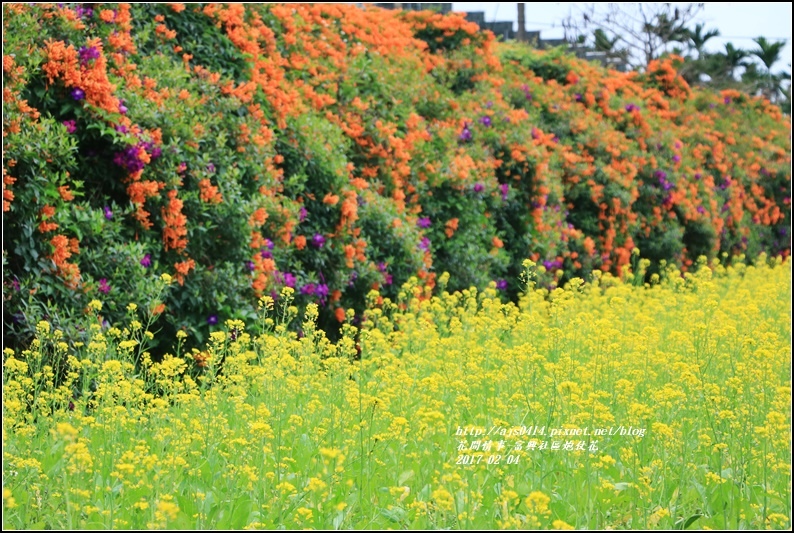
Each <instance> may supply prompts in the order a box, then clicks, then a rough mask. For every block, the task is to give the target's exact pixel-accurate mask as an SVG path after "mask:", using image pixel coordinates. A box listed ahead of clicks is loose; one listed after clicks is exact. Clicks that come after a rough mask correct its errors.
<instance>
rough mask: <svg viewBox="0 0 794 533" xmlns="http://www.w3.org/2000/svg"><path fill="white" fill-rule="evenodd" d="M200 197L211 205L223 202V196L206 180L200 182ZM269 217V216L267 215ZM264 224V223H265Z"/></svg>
mask: <svg viewBox="0 0 794 533" xmlns="http://www.w3.org/2000/svg"><path fill="white" fill-rule="evenodd" d="M198 185H199V191H200V192H199V197H200V198H201V200H202V201H203V202H207V203H211V204H219V203H221V202H223V195H222V194H221V193H220V192H219V191H218V188H217V187H216V186H214V185H213V184H212V182H211V181H210V180H209V179H207V178H204V179H203V180H201V181H199V184H198ZM265 216H266V217H267V214H265ZM263 222H264V221H263Z"/></svg>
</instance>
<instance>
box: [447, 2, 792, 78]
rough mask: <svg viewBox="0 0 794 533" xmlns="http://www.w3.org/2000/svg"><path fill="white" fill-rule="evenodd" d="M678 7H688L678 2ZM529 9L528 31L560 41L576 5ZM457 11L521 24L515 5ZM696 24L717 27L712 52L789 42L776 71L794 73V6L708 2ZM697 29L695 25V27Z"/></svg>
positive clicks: (460, 6)
mask: <svg viewBox="0 0 794 533" xmlns="http://www.w3.org/2000/svg"><path fill="white" fill-rule="evenodd" d="M675 4H678V5H686V4H684V3H682V2H676V3H675ZM525 5H526V7H525V13H526V29H527V31H535V30H540V32H541V33H540V35H541V38H544V39H559V38H562V37H563V29H562V20H563V19H565V18H566V17H567V16H568V15H569V13H570V12H571V9H572V7H573V6H575V5H580V6H584V5H585V4H581V3H579V4H573V3H570V2H532V3H530V2H527V3H526V4H525ZM452 9H453V10H454V11H484V12H485V20H487V21H494V20H512V21H517V20H518V15H517V11H516V4H515V3H507V2H501V3H489V4H481V3H476V2H455V3H453V4H452ZM574 12H576V11H574ZM694 22H703V23H705V25H706V29H707V30H708V29H712V28H716V29H718V30H719V31H720V37H717V38H714V39H712V40H711V41H709V42H708V45H707V46H706V48H707V49H708V50H709V51H717V50H722V49H723V46H724V44H725V43H727V42H732V43H733V44H734V46H736V47H739V48H744V49H752V48H755V47H756V44H755V43H754V42H753V40H752V39H753V37H759V36H763V37H766V38H767V39H768V40H773V41H776V40H785V41H786V44H787V46H786V47H785V49H784V50H783V52H782V54H781V59H782V61H781V62H780V63H778V64H777V65H776V68H775V69H774V70H781V69H785V70H787V71H789V72H791V69H790V67H788V65H789V64H790V63H791V3H781V2H759V3H754V4H750V3H746V2H706V3H705V6H704V7H703V9H702V10H701V11H700V13H699V15H698V17H697V18H696V19H695V21H694ZM692 27H694V23H693V24H692Z"/></svg>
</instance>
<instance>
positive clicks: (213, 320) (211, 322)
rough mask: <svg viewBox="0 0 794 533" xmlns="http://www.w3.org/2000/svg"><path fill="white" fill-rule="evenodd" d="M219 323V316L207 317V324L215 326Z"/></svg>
mask: <svg viewBox="0 0 794 533" xmlns="http://www.w3.org/2000/svg"><path fill="white" fill-rule="evenodd" d="M217 323H218V315H210V316H208V317H207V324H209V325H210V326H214V325H215V324H217Z"/></svg>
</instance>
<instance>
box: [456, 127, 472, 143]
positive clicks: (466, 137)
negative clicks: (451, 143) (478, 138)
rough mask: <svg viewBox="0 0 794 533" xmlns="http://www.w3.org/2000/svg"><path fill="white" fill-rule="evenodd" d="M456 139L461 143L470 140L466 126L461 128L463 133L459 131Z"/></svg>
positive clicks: (469, 133)
mask: <svg viewBox="0 0 794 533" xmlns="http://www.w3.org/2000/svg"><path fill="white" fill-rule="evenodd" d="M458 139H459V140H460V141H462V142H468V141H470V140H471V130H469V125H468V124H465V125H464V126H463V131H461V132H460V135H458Z"/></svg>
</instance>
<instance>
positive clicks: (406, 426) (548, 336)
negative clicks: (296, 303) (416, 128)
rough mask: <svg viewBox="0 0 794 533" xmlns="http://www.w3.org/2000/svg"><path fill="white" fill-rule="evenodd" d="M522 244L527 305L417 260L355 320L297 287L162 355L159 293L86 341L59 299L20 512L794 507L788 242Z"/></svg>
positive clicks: (12, 428)
mask: <svg viewBox="0 0 794 533" xmlns="http://www.w3.org/2000/svg"><path fill="white" fill-rule="evenodd" d="M637 266H638V268H639V269H643V268H645V266H646V265H645V264H644V263H642V264H640V265H637ZM526 267H527V272H526V276H527V278H526V281H527V289H528V290H527V294H526V295H525V296H524V297H523V298H522V300H521V302H520V304H519V305H518V306H516V305H514V304H503V303H502V302H501V301H500V300H499V297H498V295H497V291H496V290H495V288H493V287H492V288H489V289H487V290H485V291H484V292H482V293H478V292H477V291H475V290H473V289H472V290H468V291H464V292H463V293H455V294H448V293H445V292H441V294H440V295H438V296H432V295H430V294H424V293H422V291H421V289H419V288H418V286H417V285H416V284H412V283H410V282H409V284H408V285H406V286H405V287H404V288H403V292H402V295H401V297H400V299H399V300H398V301H397V302H390V301H388V300H381V299H380V298H379V295H378V294H377V293H373V294H371V295H370V296H371V300H372V302H373V307H372V309H371V310H370V311H368V313H367V315H366V318H365V321H364V322H363V323H362V325H361V330H360V331H359V330H358V328H355V327H354V326H353V325H352V324H350V323H348V324H345V325H344V327H343V337H342V338H341V339H340V340H339V341H338V342H336V343H331V342H329V341H328V340H327V339H326V338H325V336H324V335H323V334H322V333H321V332H320V331H317V330H316V329H315V326H314V319H315V314H314V313H316V308H314V307H312V306H310V307H309V311H308V312H307V316H305V317H301V318H298V317H295V316H294V315H295V314H296V312H297V310H296V309H295V308H294V307H292V306H291V304H290V290H291V289H284V291H283V292H282V293H281V295H280V297H279V298H278V300H277V301H273V300H271V299H269V298H264V299H263V300H262V301H261V306H262V309H261V311H262V317H261V326H262V327H263V328H264V329H265V330H266V333H264V334H262V335H257V336H254V335H252V334H249V333H246V326H247V327H248V330H249V331H250V330H253V329H254V326H253V325H252V324H248V325H246V324H243V323H241V322H235V321H229V322H227V323H226V327H225V328H222V329H219V330H218V331H216V332H214V333H213V334H212V337H211V342H210V344H209V345H208V346H206V348H205V349H204V350H203V351H198V350H196V351H193V352H189V353H182V352H183V350H182V349H181V344H180V345H179V346H180V349H179V350H176V353H175V355H173V356H167V357H166V358H165V359H163V360H162V361H159V362H152V360H151V358H150V357H149V355H148V354H147V353H146V352H145V346H146V341H147V340H148V338H150V337H151V336H152V333H151V332H148V331H147V326H146V324H147V323H148V319H149V318H150V317H148V316H147V315H146V313H145V312H144V309H145V308H146V307H147V306H146V305H144V304H146V302H137V303H138V304H140V309H139V308H138V306H137V305H135V304H136V302H130V304H131V305H130V306H129V308H128V317H129V320H128V321H127V322H126V323H124V324H115V325H112V327H110V328H104V329H103V328H102V327H100V326H99V325H97V326H96V328H95V329H94V331H93V332H92V334H91V340H90V342H87V343H85V345H73V344H69V343H68V342H66V339H65V338H64V335H63V334H62V333H61V332H60V331H57V330H55V329H54V328H53V327H51V325H50V324H48V323H47V322H41V323H40V324H39V326H38V328H37V330H38V336H37V338H36V339H35V341H34V342H33V344H32V346H31V348H30V350H27V351H25V352H22V353H13V351H11V350H7V351H6V353H5V357H4V368H3V388H4V399H3V406H4V416H3V449H4V451H3V454H4V455H3V468H4V470H3V474H4V477H3V508H4V515H3V526H4V527H6V528H18V529H22V528H53V529H60V528H79V529H90V528H189V529H193V528H268V529H272V528H277V527H280V526H281V527H286V528H335V529H342V528H355V529H363V528H394V529H398V528H467V529H468V528H487V529H490V528H545V529H548V528H555V529H574V528H576V529H585V528H587V529H594V528H621V529H629V528H630V529H640V528H675V527H679V528H680V527H686V528H688V529H709V528H711V529H723V528H737V529H743V528H744V529H747V528H772V529H788V528H790V527H791V507H790V501H791V462H790V457H791V409H790V400H791V311H790V309H791V307H790V303H791V264H790V262H788V261H787V262H785V263H782V262H781V261H778V262H777V263H772V262H769V261H767V260H766V258H763V257H762V258H760V259H759V260H758V261H756V266H746V265H744V264H738V265H735V266H731V267H727V268H724V267H723V266H721V265H720V264H719V263H715V264H712V265H709V266H706V265H703V264H701V265H700V268H699V270H698V271H697V272H696V273H687V274H684V275H682V274H681V273H680V272H678V271H676V270H675V269H673V268H669V267H668V268H666V269H664V271H663V274H662V276H661V278H659V277H658V276H654V277H653V279H651V283H650V284H647V285H646V284H643V283H642V282H640V281H639V280H640V276H639V275H637V276H636V277H635V276H632V275H631V274H630V273H629V272H625V273H624V274H625V275H624V276H622V279H619V278H616V277H612V276H609V275H607V274H603V275H598V273H596V274H597V275H595V276H594V277H593V279H591V280H587V281H586V282H584V281H582V280H573V281H571V282H570V283H569V284H568V285H567V286H566V288H565V289H555V290H554V291H553V292H551V294H549V293H548V291H546V290H543V289H538V288H536V287H535V286H534V284H533V282H532V274H533V271H534V268H535V267H534V265H533V264H531V263H530V262H527V263H526ZM444 278H445V276H441V277H440V285H441V286H442V287H443V285H444V281H445V280H444ZM167 281H168V280H164V281H163V283H167ZM381 301H382V304H379V305H377V306H375V305H374V303H375V302H381ZM92 306H93V309H94V312H98V311H99V310H100V309H101V307H102V303H101V302H99V301H95V302H93V303H92ZM349 316H352V315H349ZM295 321H300V322H301V323H300V324H299V325H300V327H301V330H302V332H303V336H302V337H300V338H299V337H298V335H297V334H296V332H295V331H294V330H295V329H296V328H291V327H290V325H289V324H290V322H295ZM178 342H180V343H181V342H182V341H181V339H178ZM357 342H358V343H359V344H360V349H361V356H360V357H359V356H358V350H357V347H356V343H357Z"/></svg>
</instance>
